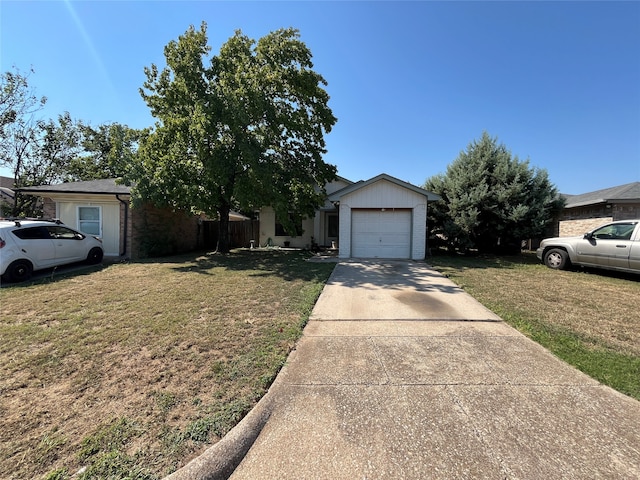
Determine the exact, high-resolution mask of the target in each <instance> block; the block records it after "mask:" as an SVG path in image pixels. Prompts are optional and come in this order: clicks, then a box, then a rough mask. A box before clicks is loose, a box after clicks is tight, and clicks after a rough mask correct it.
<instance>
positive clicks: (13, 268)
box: [5, 260, 33, 282]
mask: <svg viewBox="0 0 640 480" xmlns="http://www.w3.org/2000/svg"><path fill="white" fill-rule="evenodd" d="M32 273H33V265H31V262H29V261H27V260H16V261H15V262H13V263H12V264H11V265H9V267H8V268H7V271H6V272H5V274H6V276H7V278H8V279H9V281H10V282H24V281H25V280H29V279H30V278H31V274H32Z"/></svg>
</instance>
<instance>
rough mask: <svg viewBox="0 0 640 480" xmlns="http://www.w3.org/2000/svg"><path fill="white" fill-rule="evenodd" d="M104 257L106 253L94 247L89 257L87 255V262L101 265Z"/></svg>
mask: <svg viewBox="0 0 640 480" xmlns="http://www.w3.org/2000/svg"><path fill="white" fill-rule="evenodd" d="M103 256H104V252H103V251H102V249H101V248H99V247H93V248H92V249H91V250H89V255H87V262H88V263H91V264H96V263H100V262H101V261H102V257H103Z"/></svg>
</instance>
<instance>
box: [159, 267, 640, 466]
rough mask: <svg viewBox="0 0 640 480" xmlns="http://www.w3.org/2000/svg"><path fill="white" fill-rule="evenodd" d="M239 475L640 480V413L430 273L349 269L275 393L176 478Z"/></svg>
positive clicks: (342, 271) (332, 287)
mask: <svg viewBox="0 0 640 480" xmlns="http://www.w3.org/2000/svg"><path fill="white" fill-rule="evenodd" d="M238 462H240V464H239V465H238V466H237V468H236V464H237V463H238ZM229 475H230V476H231V478H232V479H392V478H393V479H397V478H403V479H455V478H460V479H462V478H465V479H478V478H487V479H504V478H508V479H556V478H565V479H568V478H571V479H573V478H575V479H586V478H590V479H594V478H612V479H613V478H615V479H627V478H628V479H637V478H640V403H639V402H637V401H635V400H633V399H631V398H629V397H626V396H624V395H622V394H619V393H617V392H615V391H614V390H612V389H610V388H608V387H605V386H602V385H600V384H599V383H598V382H596V381H595V380H593V379H591V378H589V377H587V376H586V375H584V374H582V373H580V372H579V371H577V370H575V369H574V368H572V367H570V366H568V365H567V364H565V363H563V362H562V361H560V360H558V359H557V358H556V357H554V356H553V355H551V354H550V353H549V352H547V351H546V350H545V349H543V348H542V347H540V346H539V345H537V344H536V343H534V342H532V341H530V340H529V339H527V338H526V337H524V336H523V335H521V334H520V333H518V332H517V331H516V330H514V329H512V328H511V327H509V326H508V325H506V324H505V323H503V322H502V321H501V320H500V319H499V318H498V317H497V316H496V315H495V314H493V313H492V312H490V311H489V310H487V309H486V308H484V307H483V306H482V305H480V304H479V303H478V302H476V301H475V300H474V299H473V298H471V297H470V296H469V295H467V294H465V293H464V292H463V291H462V290H460V289H459V288H458V287H456V286H455V285H454V284H453V283H452V282H450V281H449V280H447V279H446V278H444V277H443V276H442V275H440V274H438V273H437V272H435V271H434V270H432V269H431V268H429V267H428V266H427V265H426V264H424V263H420V262H400V261H398V262H396V261H377V262H365V261H361V262H358V261H351V262H343V263H339V264H338V265H337V266H336V269H335V270H334V272H333V274H332V276H331V278H330V280H329V282H328V283H327V285H326V287H325V289H324V290H323V292H322V295H321V296H320V298H319V300H318V302H317V304H316V306H315V308H314V310H313V314H312V316H311V320H310V322H309V324H308V325H307V327H306V329H305V332H304V336H303V338H302V339H301V340H300V342H299V344H298V346H297V348H296V350H295V351H294V352H293V353H292V354H291V356H290V358H289V360H288V362H287V365H286V366H285V368H284V369H283V370H282V372H281V373H280V375H279V376H278V378H277V379H276V381H275V383H274V384H273V386H272V387H271V389H270V391H269V393H268V394H267V395H266V396H265V397H264V398H263V400H262V401H261V402H260V403H259V404H258V406H257V407H256V408H255V409H254V410H253V411H252V412H251V413H250V414H249V415H247V417H246V418H245V419H244V420H243V421H242V422H241V423H240V424H239V425H238V426H237V427H236V428H235V429H234V430H232V431H231V432H230V433H229V434H228V435H227V437H225V438H224V439H223V440H222V441H221V442H219V444H217V445H214V446H213V447H212V448H211V449H209V450H208V451H207V452H206V453H205V454H204V455H202V456H201V457H200V458H198V459H196V460H195V461H193V462H192V463H191V464H189V465H187V466H186V467H185V468H183V469H182V470H180V471H178V472H176V473H175V474H173V475H172V476H170V478H172V479H183V478H184V479H186V478H189V479H205V478H207V479H213V478H227V477H228V476H229Z"/></svg>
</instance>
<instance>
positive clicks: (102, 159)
mask: <svg viewBox="0 0 640 480" xmlns="http://www.w3.org/2000/svg"><path fill="white" fill-rule="evenodd" d="M78 134H79V135H80V139H79V145H80V147H81V148H80V151H79V152H78V154H77V155H76V156H74V157H73V158H72V159H71V160H70V161H69V164H68V165H67V168H66V172H65V173H66V180H68V181H79V180H96V179H101V178H117V177H122V176H123V175H124V174H125V173H126V172H127V171H128V169H129V167H130V165H132V164H134V163H135V161H136V160H135V159H136V156H137V154H138V143H139V140H140V138H141V137H142V136H143V135H145V134H146V132H145V131H144V130H136V129H133V128H129V127H128V126H127V125H122V124H119V123H111V124H103V125H99V126H98V127H95V128H94V127H92V126H90V125H83V124H79V125H78Z"/></svg>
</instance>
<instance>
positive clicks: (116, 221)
mask: <svg viewBox="0 0 640 480" xmlns="http://www.w3.org/2000/svg"><path fill="white" fill-rule="evenodd" d="M78 207H100V210H101V219H102V225H101V229H102V247H103V248H104V254H105V255H106V256H118V255H119V254H120V203H119V202H118V203H113V202H95V201H82V200H78V201H66V200H65V201H58V202H56V217H57V218H59V219H60V221H62V222H63V223H64V224H66V225H68V226H70V227H71V228H75V229H79V226H78Z"/></svg>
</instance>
